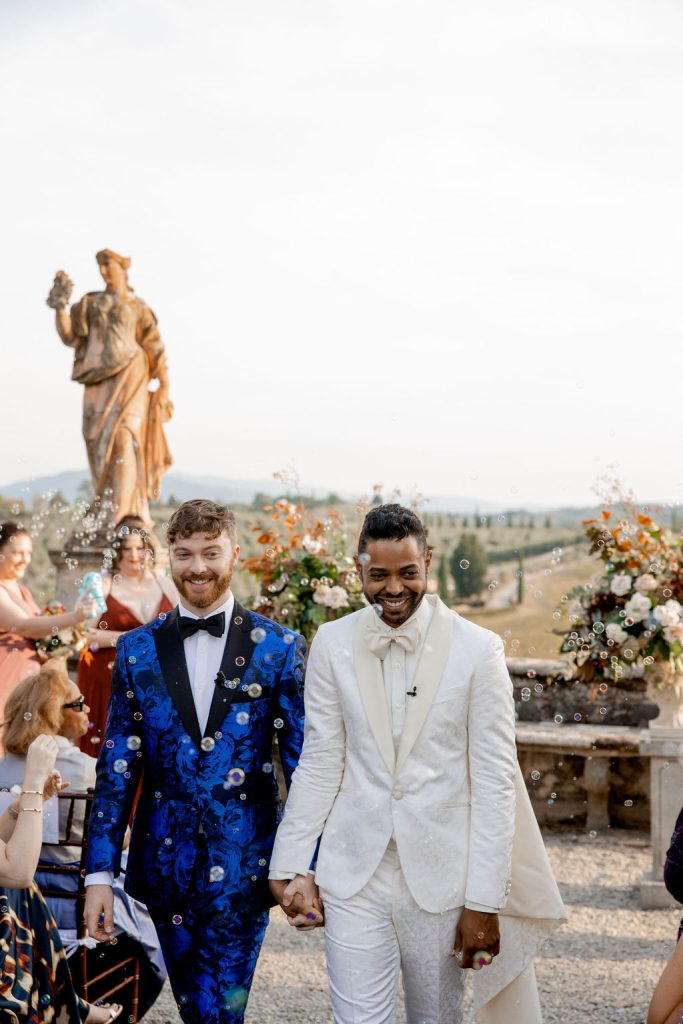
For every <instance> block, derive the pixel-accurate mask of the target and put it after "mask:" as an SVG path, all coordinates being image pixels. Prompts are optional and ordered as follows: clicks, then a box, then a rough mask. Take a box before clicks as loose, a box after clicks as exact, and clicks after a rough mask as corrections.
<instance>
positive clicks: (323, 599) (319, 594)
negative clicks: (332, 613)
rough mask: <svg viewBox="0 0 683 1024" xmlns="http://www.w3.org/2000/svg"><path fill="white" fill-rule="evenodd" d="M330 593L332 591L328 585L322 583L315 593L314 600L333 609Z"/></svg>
mask: <svg viewBox="0 0 683 1024" xmlns="http://www.w3.org/2000/svg"><path fill="white" fill-rule="evenodd" d="M330 593H331V591H330V588H329V587H328V585H327V583H321V584H320V586H318V587H316V588H315V590H314V591H313V600H314V601H315V603H316V604H324V605H325V607H326V608H331V607H332V605H331V603H330Z"/></svg>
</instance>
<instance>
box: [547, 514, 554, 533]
mask: <svg viewBox="0 0 683 1024" xmlns="http://www.w3.org/2000/svg"><path fill="white" fill-rule="evenodd" d="M545 528H546V530H552V528H553V521H552V519H551V517H550V513H548V515H547V516H546V517H545Z"/></svg>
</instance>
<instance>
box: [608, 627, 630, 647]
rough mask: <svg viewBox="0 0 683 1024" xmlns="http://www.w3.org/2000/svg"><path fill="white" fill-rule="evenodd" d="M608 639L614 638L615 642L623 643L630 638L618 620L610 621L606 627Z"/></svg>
mask: <svg viewBox="0 0 683 1024" xmlns="http://www.w3.org/2000/svg"><path fill="white" fill-rule="evenodd" d="M605 633H606V634H607V639H608V640H614V642H615V644H623V643H624V642H625V641H626V640H628V633H627V632H626V630H625V629H622V628H621V626H620V625H619V623H618V622H610V623H609V625H608V626H607V628H606V629H605Z"/></svg>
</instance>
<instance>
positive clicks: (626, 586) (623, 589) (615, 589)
mask: <svg viewBox="0 0 683 1024" xmlns="http://www.w3.org/2000/svg"><path fill="white" fill-rule="evenodd" d="M609 588H610V590H611V591H612V593H613V594H616V595H617V597H623V596H624V594H628V592H629V590H630V589H631V577H630V576H627V574H626V573H622V574H621V575H620V576H615V577H614V578H613V580H612V582H611V583H610V585H609Z"/></svg>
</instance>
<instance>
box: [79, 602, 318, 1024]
mask: <svg viewBox="0 0 683 1024" xmlns="http://www.w3.org/2000/svg"><path fill="white" fill-rule="evenodd" d="M235 608H236V611H238V612H239V615H237V616H236V617H235V620H234V621H233V623H231V625H230V633H229V636H228V641H227V644H226V655H225V656H224V663H223V666H222V667H225V668H226V669H227V671H226V672H225V676H224V682H223V688H221V689H219V688H218V687H217V694H216V697H214V704H213V705H212V711H211V715H210V717H209V727H210V728H209V727H207V733H206V735H205V736H204V737H200V736H199V732H198V726H197V727H196V730H197V731H196V732H195V729H194V727H193V723H192V722H191V721H189V719H188V714H189V712H188V706H189V705H188V693H187V692H184V691H187V687H188V685H189V682H188V681H187V679H186V678H185V677H183V671H185V676H186V669H184V656H183V655H182V640H181V639H180V636H179V633H178V632H177V624H176V618H177V613H176V612H175V611H174V612H171V613H170V615H169V616H167V617H164V616H160V617H159V618H158V619H157V620H155V621H154V622H153V623H151V624H149V625H147V626H143V627H141V628H139V629H136V630H133V631H132V632H130V633H127V634H125V635H124V636H123V637H121V639H120V640H119V643H118V645H117V654H116V663H115V668H114V673H113V680H112V694H111V700H110V704H109V715H108V721H107V730H106V736H105V742H104V743H103V746H102V750H101V752H100V756H99V758H98V763H97V785H96V789H95V798H94V801H93V807H92V813H91V817H90V830H89V837H88V862H87V871H88V873H91V872H96V871H112V872H113V873H114V874H117V873H118V871H119V865H120V856H121V844H122V841H123V837H124V833H125V830H126V826H127V824H128V821H129V817H130V814H131V811H132V807H133V803H134V800H135V796H136V793H137V791H138V786H139V784H140V782H141V781H142V788H141V793H140V796H139V801H138V804H137V808H136V812H135V820H134V823H133V829H132V837H131V844H130V854H129V859H128V869H127V872H126V890H127V891H128V892H129V893H130V895H131V896H134V897H135V898H136V899H139V900H140V901H141V902H143V903H146V904H147V906H148V907H149V909H150V912H151V914H152V917H153V919H154V921H155V924H156V926H157V931H158V933H159V938H160V941H161V945H162V951H163V952H164V957H165V959H166V961H167V967H168V969H169V975H170V979H171V983H172V985H173V988H174V992H175V993H176V998H177V999H178V1002H179V1010H180V1013H181V1015H182V1017H183V1019H184V1020H186V1021H192V1022H194V1021H197V1022H199V1021H201V1022H202V1024H214V1022H216V1024H219V1022H220V1024H233V1022H237V1021H241V1020H242V1019H243V1012H244V1006H243V1005H240V1004H241V1003H242V1002H245V1003H246V998H244V999H242V996H240V995H239V992H242V991H245V992H246V993H247V994H248V988H249V985H250V983H251V976H252V975H253V967H254V966H255V963H256V958H257V956H258V952H259V950H260V945H261V942H262V939H263V934H264V932H265V927H266V924H267V911H268V908H269V906H270V905H271V899H270V894H269V890H268V881H267V878H268V863H269V860H270V855H271V851H272V846H273V841H274V838H275V830H276V828H277V824H278V821H279V816H280V814H279V811H280V809H279V804H278V799H277V785H276V780H275V774H274V771H273V737H274V735H277V738H278V745H279V750H280V756H281V759H282V764H283V768H284V774H285V779H286V782H287V785H288V786H289V783H290V780H291V776H292V773H293V771H294V769H295V767H296V764H297V762H298V759H299V754H300V752H301V746H302V744H303V717H304V709H303V676H304V658H305V642H304V640H303V638H302V637H300V636H299V635H298V634H293V633H291V632H287V631H286V630H284V629H283V628H282V627H281V626H279V625H278V624H277V623H275V622H272V621H271V620H269V619H266V618H264V617H263V616H260V615H256V614H255V613H253V612H247V611H245V610H244V609H242V608H240V607H239V605H237V604H236V605H235ZM236 622H239V623H240V626H239V627H238V626H236V625H235V623H236ZM235 630H239V631H240V632H238V633H234V634H233V631H235ZM252 637H258V641H253V640H251V639H250V638H252ZM233 639H234V640H235V641H236V642H237V641H239V642H240V643H241V645H242V646H241V647H240V648H239V650H241V651H245V652H246V653H245V654H243V655H239V656H238V657H237V658H236V659H232V661H233V662H236V666H235V667H234V668H233V667H232V665H228V664H227V661H226V658H228V654H229V651H228V648H230V647H231V644H232V642H233ZM245 644H246V646H245ZM160 652H164V658H166V659H167V660H165V661H164V665H165V667H166V676H165V674H164V669H163V668H162V664H161V661H160ZM169 652H170V653H169ZM233 653H234V652H233ZM171 654H172V655H173V658H175V661H173V660H172V659H171ZM171 665H173V666H174V669H175V668H177V671H171V669H170V668H169V666H171ZM230 671H232V672H233V673H234V678H231V677H230ZM169 676H172V677H174V678H170V677H169ZM192 711H193V705H192ZM188 724H189V726H190V729H188V728H187V726H188ZM214 726H215V728H214ZM190 732H193V733H194V736H193V735H190ZM200 908H201V914H199V913H198V911H199V909H200ZM195 929H197V933H196V934H195ZM228 934H231V935H232V936H233V938H232V940H231V942H232V944H233V945H234V944H235V943H237V942H238V940H239V944H240V945H241V947H242V951H243V953H244V951H245V950H246V951H249V955H248V956H247V955H241V956H240V957H239V958H238V960H239V963H240V964H241V966H240V967H239V969H238V967H237V961H234V962H232V963H231V965H230V966H229V970H228V974H229V975H230V976H229V977H218V978H217V975H216V971H215V970H214V971H213V972H209V973H211V974H212V977H213V980H212V982H211V985H210V986H209V989H210V992H208V994H207V991H208V990H207V985H208V982H207V981H206V978H207V977H208V974H207V971H205V970H203V969H200V967H199V966H197V975H198V976H199V975H201V977H203V978H204V979H205V981H203V982H202V984H201V985H200V986H197V985H194V986H193V984H192V983H191V982H190V981H188V978H187V971H186V969H185V968H183V969H182V970H181V969H180V966H179V964H180V962H181V961H180V960H178V957H177V955H176V954H177V953H178V952H179V949H182V948H183V946H184V944H188V948H192V947H194V948H196V947H197V945H201V946H202V947H203V948H204V947H205V948H206V949H207V950H209V951H210V952H211V953H212V955H213V957H214V961H215V962H216V963H220V962H222V961H221V958H220V957H218V956H217V955H216V954H215V951H216V950H217V949H219V948H221V945H222V944H223V943H224V942H225V941H226V937H227V935H228ZM182 959H183V960H184V961H187V957H183V958H182ZM186 966H187V964H186ZM226 969H227V968H226ZM178 972H180V974H181V975H182V977H179V976H178ZM174 974H175V975H176V977H174ZM190 974H191V975H192V970H191V971H190ZM195 980H197V979H195ZM217 984H218V986H219V988H220V989H221V992H223V991H225V992H226V993H227V992H233V991H236V992H237V993H238V994H237V996H235V998H232V997H231V998H226V999H223V998H222V997H221V998H220V999H218V1001H217V1002H216V1001H215V1000H214V996H215V988H216V985H217ZM188 988H189V989H194V994H193V991H189V992H188V991H187V990H188ZM181 995H182V997H183V1000H184V1002H181V1001H180V996H181ZM212 1000H214V1002H213V1004H212ZM212 1005H214V1009H213V1010H212V1009H211V1006H212Z"/></svg>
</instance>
